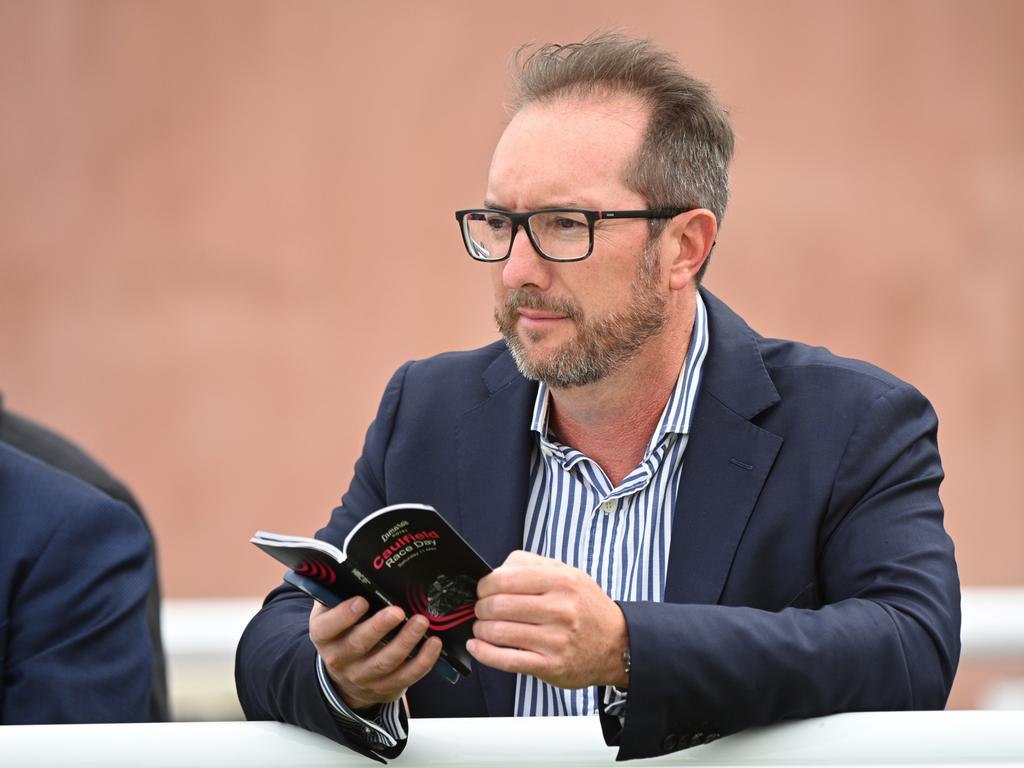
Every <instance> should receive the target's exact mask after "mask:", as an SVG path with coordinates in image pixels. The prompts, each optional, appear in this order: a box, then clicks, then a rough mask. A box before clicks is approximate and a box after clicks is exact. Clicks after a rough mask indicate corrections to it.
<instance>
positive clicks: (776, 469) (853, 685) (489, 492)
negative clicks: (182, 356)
mask: <svg viewBox="0 0 1024 768" xmlns="http://www.w3.org/2000/svg"><path fill="white" fill-rule="evenodd" d="M518 86H519V98H518V102H517V104H516V108H515V112H514V114H513V116H512V118H511V120H510V122H509V123H508V125H507V127H506V129H505V131H504V133H503V134H502V136H501V139H500V140H499V142H498V145H497V147H496V149H495V151H494V155H493V158H492V161H491V166H490V172H489V175H488V182H487V190H486V194H485V197H484V200H483V207H481V208H476V209H469V210H462V211H458V212H457V213H456V218H457V220H458V223H459V227H460V231H461V235H462V240H463V245H464V246H465V248H466V251H467V252H468V254H469V256H470V257H471V258H473V259H475V260H477V261H480V262H484V263H486V264H488V266H489V269H490V270H491V276H492V283H493V288H494V296H495V319H496V322H497V325H498V328H499V329H500V331H501V333H502V335H503V336H504V340H503V341H500V342H497V343H495V344H492V345H490V346H487V347H484V348H483V349H479V350H475V351H471V352H464V353H449V354H445V355H441V356H438V357H435V358H431V359H428V360H423V361H418V362H411V363H407V364H406V365H404V366H402V367H401V368H400V369H399V371H398V372H397V373H396V374H395V375H394V377H393V378H392V380H391V382H390V383H389V384H388V386H387V388H386V390H385V392H384V396H383V399H382V401H381V404H380V408H379V411H378V414H377V417H376V420H375V421H374V422H373V424H372V425H371V426H370V429H369V432H368V433H367V436H366V442H365V445H364V449H363V454H362V456H361V458H360V459H359V461H358V462H357V464H356V468H355V477H354V478H353V480H352V482H351V485H350V487H349V490H348V492H347V493H346V494H345V495H344V496H343V498H342V503H341V506H339V507H338V508H337V509H335V510H334V513H333V515H332V517H331V520H330V522H329V523H328V525H327V527H325V528H324V529H323V530H321V531H320V532H319V534H318V536H320V537H321V538H323V539H325V540H328V541H330V542H331V543H333V544H335V545H339V546H340V545H341V544H342V542H343V541H344V539H345V535H346V534H347V533H348V531H349V530H350V529H351V528H352V527H353V526H354V525H355V523H356V522H358V521H359V520H360V519H361V518H363V517H364V516H366V515H368V514H370V513H372V512H373V511H375V510H376V509H378V508H380V507H383V506H385V505H388V504H393V503H399V502H422V503H427V504H430V505H432V506H434V507H436V508H437V509H438V510H439V511H440V512H441V513H442V514H443V515H445V516H446V517H447V518H448V519H449V520H450V521H451V523H452V524H453V525H454V526H455V527H456V528H457V529H459V530H460V531H461V532H462V533H463V535H464V536H465V537H466V538H467V540H468V541H469V542H470V544H472V545H473V547H474V548H475V549H476V550H477V551H478V552H479V553H480V554H481V555H482V556H483V557H484V558H485V559H486V560H488V561H489V562H491V563H492V564H494V563H501V566H500V567H498V568H497V569H496V570H495V571H494V573H492V574H491V575H489V576H487V577H485V578H484V579H483V580H481V582H480V584H479V586H478V595H477V597H478V601H477V603H476V616H477V621H476V623H475V625H474V634H475V638H474V639H473V640H471V641H470V642H469V646H468V647H469V650H470V652H471V653H472V654H473V656H474V657H475V658H476V660H477V661H478V662H479V664H478V665H477V667H476V669H475V670H474V675H473V676H471V677H469V678H466V679H462V680H461V681H459V682H458V683H457V684H456V685H455V686H454V687H452V686H450V685H448V684H447V683H446V682H444V681H442V680H440V679H439V678H438V676H435V675H428V672H429V671H430V669H431V667H432V665H433V663H434V661H436V659H437V657H438V653H439V642H438V641H437V639H436V638H430V639H428V640H427V641H426V642H425V643H424V644H423V645H422V647H421V648H420V650H419V652H418V653H417V654H416V655H415V656H414V657H413V658H411V659H410V658H408V656H409V653H410V652H411V651H412V650H413V648H415V647H416V644H417V643H418V641H420V640H421V639H422V637H423V635H424V632H425V628H426V625H427V622H426V621H425V620H424V617H421V616H414V617H411V618H410V620H409V621H408V622H406V623H405V625H404V626H403V627H402V628H401V629H400V631H399V632H398V634H397V637H396V638H395V639H393V640H392V641H391V642H390V643H388V644H387V645H384V646H381V645H380V644H379V642H380V640H381V639H382V638H383V637H384V636H385V635H386V634H387V633H388V632H389V631H391V630H393V629H395V628H397V627H399V626H400V625H401V621H402V618H403V617H402V615H401V609H397V608H395V607H390V608H387V609H385V610H382V611H380V612H378V613H376V614H374V615H371V616H367V615H366V611H367V605H366V601H365V600H363V599H362V598H353V599H351V600H349V601H346V602H344V603H342V604H341V605H339V606H337V607H336V608H334V609H331V610H327V609H325V608H324V607H322V606H319V605H316V606H313V605H312V604H311V601H310V599H309V598H307V597H306V596H305V595H304V594H303V593H301V592H299V591H298V590H296V589H293V588H291V587H289V586H287V585H284V586H282V587H279V588H278V589H276V590H274V591H273V592H272V593H271V594H270V595H269V596H268V598H267V601H266V603H265V604H264V608H263V610H262V611H261V612H260V613H259V614H258V615H257V616H256V617H255V618H254V619H253V620H252V622H251V623H250V625H249V627H248V629H247V630H246V632H245V634H244V635H243V637H242V640H241V643H240V645H239V651H238V657H237V667H236V680H237V684H238V691H239V697H240V700H241V703H242V706H243V709H244V710H245V712H246V715H247V716H248V717H249V718H252V719H276V720H283V721H287V722H291V723H296V724H298V725H301V726H303V727H306V728H309V729H312V730H315V731H318V732H320V733H322V734H325V735H327V736H329V737H331V738H333V739H335V740H337V741H340V742H342V743H345V744H348V745H349V746H351V747H352V748H353V749H356V750H358V751H360V752H363V753H364V754H368V755H374V756H377V757H393V756H395V755H397V754H399V753H400V752H401V750H402V748H403V746H404V744H405V743H406V738H407V732H408V731H407V729H408V720H407V716H408V713H409V712H411V713H412V715H414V716H416V717H472V716H532V715H566V714H569V715H592V714H596V715H597V716H598V718H599V720H600V730H601V731H602V733H603V737H604V739H605V740H606V742H607V743H608V744H610V745H616V746H618V748H619V752H618V757H619V758H620V759H626V758H638V757H647V756H652V755H657V754H662V753H665V752H671V751H673V750H676V749H683V748H686V747H690V746H693V745H697V744H704V743H707V742H709V741H712V740H714V739H717V738H719V737H720V736H723V735H726V734H730V733H734V732H736V731H739V730H741V729H743V728H747V727H750V726H755V725H766V724H769V723H774V722H777V721H780V720H783V719H787V718H796V717H811V716H816V715H826V714H830V713H834V712H842V711H851V710H900V709H936V708H942V707H943V706H944V704H945V701H946V697H947V696H948V694H949V690H950V686H951V685H952V681H953V676H954V673H955V670H956V666H957V661H958V658H959V622H960V615H959V582H958V578H957V571H956V564H955V562H954V558H953V545H952V542H951V541H950V539H949V537H948V536H947V534H946V532H945V530H944V528H943V510H942V506H941V503H940V501H939V496H938V489H939V484H940V482H941V480H942V477H943V473H942V468H941V464H940V460H939V454H938V448H937V442H936V431H937V420H936V416H935V413H934V411H933V410H932V408H931V406H930V405H929V404H928V402H927V401H926V400H925V398H924V397H923V396H922V395H921V394H920V393H919V392H918V391H917V390H916V389H914V388H913V387H912V386H910V385H908V384H906V383H904V382H902V381H900V380H898V379H896V378H895V377H893V376H891V375H889V374H888V373H886V372H884V371H882V370H880V369H878V368H876V367H874V366H871V365H869V364H867V363H862V362H859V361H855V360H848V359H844V358H840V357H837V356H834V355H832V354H831V353H830V352H828V351H827V350H825V349H821V348H813V347H808V346H805V345H802V344H798V343H795V342H789V341H781V340H773V339H765V338H763V337H761V336H760V335H758V334H757V333H756V332H755V331H753V330H751V328H750V327H749V326H748V325H747V324H746V323H745V322H744V321H743V320H742V319H741V318H740V317H739V316H738V315H737V314H735V313H734V312H733V311H732V310H731V309H730V308H729V307H728V306H726V305H725V304H724V303H723V302H722V301H720V300H719V299H718V298H716V297H715V296H714V295H713V294H711V293H710V292H709V291H707V290H706V289H705V288H703V287H702V286H701V279H702V277H703V275H704V273H705V271H706V269H707V267H708V260H709V257H710V254H711V251H712V248H713V246H714V244H715V239H716V237H718V234H719V227H720V225H721V222H722V219H723V216H724V214H725V208H726V203H727V198H728V166H729V161H730V158H731V155H732V150H733V142H734V140H733V132H732V129H731V126H730V124H729V120H728V116H727V114H726V113H725V111H724V109H723V108H722V107H721V106H720V105H719V104H718V102H717V101H716V99H715V97H714V96H713V94H712V93H711V91H710V89H709V88H708V87H707V85H706V84H704V83H702V82H700V81H698V80H696V79H694V78H693V77H691V76H690V75H688V74H687V73H686V72H684V71H683V70H682V69H681V68H680V66H679V64H678V63H677V62H676V61H675V59H674V58H672V57H671V56H669V55H668V54H665V53H663V52H661V51H659V50H657V49H656V48H655V47H654V46H653V45H651V44H650V43H649V42H647V41H639V40H632V39H629V38H626V37H623V36H621V35H616V34H607V35H600V36H597V37H593V38H591V39H589V40H587V41H585V42H584V43H582V44H574V45H567V46H558V45H550V46H544V47H542V48H540V49H538V50H537V51H536V52H534V53H533V54H532V55H530V56H529V57H528V58H526V59H525V60H524V61H523V63H522V68H521V72H520V75H519V83H518ZM409 236H412V235H411V234H410V235H409ZM414 245H415V244H414V243H410V244H408V246H407V247H414ZM750 258H757V255H756V254H752V255H751V257H750ZM443 298H444V297H439V300H443ZM407 709H408V711H407ZM596 733H597V724H596V723H595V736H596Z"/></svg>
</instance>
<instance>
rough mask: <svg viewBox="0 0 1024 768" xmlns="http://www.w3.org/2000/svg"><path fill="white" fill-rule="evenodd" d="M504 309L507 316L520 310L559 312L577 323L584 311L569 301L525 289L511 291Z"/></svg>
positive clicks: (504, 303) (503, 304) (503, 306)
mask: <svg viewBox="0 0 1024 768" xmlns="http://www.w3.org/2000/svg"><path fill="white" fill-rule="evenodd" d="M502 309H503V310H504V311H503V314H504V315H506V316H509V315H513V314H515V313H516V312H517V311H518V310H520V309H536V310H538V311H541V312H557V313H558V314H560V315H565V316H566V317H568V318H569V319H570V320H575V321H579V320H580V318H582V317H583V311H582V310H581V309H580V308H579V306H578V305H577V304H575V303H573V302H571V301H569V300H568V299H558V298H544V297H543V296H540V295H538V294H536V293H534V292H533V291H530V290H527V289H525V288H516V289H515V290H513V291H511V292H510V293H509V294H508V295H507V296H506V297H505V300H504V301H503V302H502Z"/></svg>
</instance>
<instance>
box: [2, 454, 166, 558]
mask: <svg viewBox="0 0 1024 768" xmlns="http://www.w3.org/2000/svg"><path fill="white" fill-rule="evenodd" d="M69 517H73V518H74V519H75V522H76V523H77V524H78V525H79V529H80V526H81V525H82V524H86V525H89V524H95V525H96V529H97V536H100V537H102V536H103V532H104V526H105V525H109V524H112V523H116V524H118V525H128V527H129V528H134V527H137V528H138V530H139V532H140V534H141V535H142V537H143V538H144V539H145V540H146V541H148V538H149V537H148V533H147V532H146V529H145V526H144V524H143V523H142V522H141V520H139V517H138V515H137V514H136V513H135V512H134V511H133V510H132V509H130V508H129V507H128V506H127V505H126V504H124V503H123V502H121V501H118V500H116V499H114V498H112V497H111V496H108V495H107V494H106V493H104V492H103V491H100V490H98V489H97V488H95V487H93V486H92V485H89V484H88V483H86V482H84V481H83V480H80V479H78V478H77V477H73V476H72V475H70V474H68V473H67V472H64V471H63V470H61V469H57V468H55V467H52V466H50V465H49V464H45V463H43V462H42V461H40V460H38V459H36V458H34V457H32V456H29V455H28V454H25V453H23V452H21V451H19V450H17V449H15V448H13V447H11V446H10V445H6V444H3V443H0V525H2V527H3V530H5V532H6V533H7V534H9V535H10V534H14V533H16V532H18V531H21V532H22V533H23V534H33V533H34V534H45V533H46V532H47V531H54V530H56V529H57V528H58V527H60V526H61V525H62V524H63V523H64V522H65V521H66V520H67V519H68V518H69ZM13 539H14V536H13V535H12V537H11V540H13Z"/></svg>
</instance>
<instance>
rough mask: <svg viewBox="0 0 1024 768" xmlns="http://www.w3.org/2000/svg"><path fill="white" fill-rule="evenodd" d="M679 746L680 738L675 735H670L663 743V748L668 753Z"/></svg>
mask: <svg viewBox="0 0 1024 768" xmlns="http://www.w3.org/2000/svg"><path fill="white" fill-rule="evenodd" d="M678 744H679V738H678V737H677V736H676V735H675V734H674V733H670V734H669V735H668V736H666V737H665V738H664V739H662V741H661V748H662V749H663V750H665V751H666V752H671V751H672V750H674V749H675V748H676V746H677V745H678Z"/></svg>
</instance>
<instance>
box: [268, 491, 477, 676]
mask: <svg viewBox="0 0 1024 768" xmlns="http://www.w3.org/2000/svg"><path fill="white" fill-rule="evenodd" d="M250 541H251V542H252V543H253V544H255V545H256V546H257V547H259V548H260V549H262V550H263V551H264V552H266V553H267V554H269V555H270V556H271V557H274V558H276V559H277V560H279V561H281V562H282V563H284V564H285V565H286V566H288V568H289V569H290V570H289V571H288V572H287V573H286V574H285V581H287V582H289V583H290V584H293V585H294V586H296V587H298V588H299V589H301V590H302V591H303V592H305V593H306V594H308V595H309V596H310V597H312V598H313V599H314V600H318V601H320V602H321V603H323V604H324V605H327V606H328V607H330V608H333V607H334V606H335V605H337V604H338V603H340V602H341V601H343V600H347V599H348V598H350V597H353V596H355V595H357V594H359V595H363V597H365V598H366V599H367V600H368V601H369V603H370V610H369V611H368V612H367V615H370V614H372V613H374V612H376V611H378V610H380V609H381V608H384V607H385V606H388V605H398V606H400V607H401V608H402V609H403V610H404V611H405V614H406V616H407V617H409V616H412V615H413V614H417V613H418V614H421V615H423V616H426V618H427V620H428V621H429V622H430V628H429V629H428V630H427V634H428V635H437V636H438V637H440V638H441V642H442V649H441V658H440V659H438V663H437V666H436V667H435V669H437V670H438V671H440V672H441V674H443V675H444V676H445V678H446V679H447V680H449V681H450V682H453V683H454V682H457V681H458V679H459V675H460V674H461V675H468V674H470V669H471V665H472V657H471V656H470V655H469V651H467V650H466V641H467V640H469V639H470V638H471V637H472V636H473V629H472V626H473V619H474V618H475V617H474V613H473V606H474V604H475V603H476V584H477V582H478V581H479V580H480V579H481V578H483V577H484V576H486V575H487V574H488V573H490V572H491V567H490V566H489V565H487V563H486V562H484V560H483V559H482V558H481V557H480V556H479V555H478V554H477V553H476V552H475V551H474V550H473V548H472V547H471V546H469V544H468V543H466V540H465V539H463V538H462V537H461V536H460V535H459V534H458V532H456V530H455V529H454V528H452V527H451V526H450V525H449V524H448V522H447V521H446V520H445V519H444V518H443V517H441V515H439V514H438V513H437V510H435V509H434V508H433V507H429V506H426V505H424V504H395V505H393V506H390V507H384V508H383V509H380V510H378V511H376V512H374V513H373V514H372V515H369V516H368V517H365V518H364V519H363V520H362V521H361V522H360V523H359V524H358V525H357V526H356V527H355V528H353V529H352V531H351V532H350V533H349V535H348V536H347V537H346V538H345V544H344V546H343V547H342V549H338V548H337V547H335V546H334V545H332V544H329V543H327V542H326V541H320V540H319V539H311V538H306V537H303V536H284V535H282V534H277V533H267V532H266V531H257V532H256V535H255V536H253V537H252V539H250Z"/></svg>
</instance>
